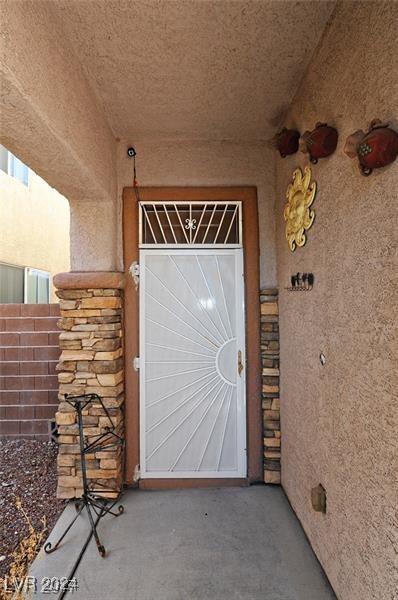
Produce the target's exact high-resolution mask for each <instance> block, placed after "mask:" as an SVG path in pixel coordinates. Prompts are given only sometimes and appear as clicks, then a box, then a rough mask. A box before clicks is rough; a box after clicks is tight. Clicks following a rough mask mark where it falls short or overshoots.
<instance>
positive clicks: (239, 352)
mask: <svg viewBox="0 0 398 600" xmlns="http://www.w3.org/2000/svg"><path fill="white" fill-rule="evenodd" d="M242 371H243V362H242V350H238V373H239V377H241V374H242Z"/></svg>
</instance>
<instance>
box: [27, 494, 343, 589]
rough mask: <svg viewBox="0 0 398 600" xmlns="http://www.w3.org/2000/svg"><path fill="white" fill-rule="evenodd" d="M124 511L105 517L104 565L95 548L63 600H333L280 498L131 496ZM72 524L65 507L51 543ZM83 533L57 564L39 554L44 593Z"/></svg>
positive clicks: (77, 530) (81, 532)
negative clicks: (74, 588)
mask: <svg viewBox="0 0 398 600" xmlns="http://www.w3.org/2000/svg"><path fill="white" fill-rule="evenodd" d="M123 504H124V506H125V513H124V514H123V515H121V516H120V517H118V518H114V517H111V516H107V517H105V518H104V519H103V520H102V522H101V525H100V528H99V532H100V536H101V541H102V542H103V544H104V545H105V547H106V549H107V556H106V558H104V559H103V558H101V557H100V556H99V554H98V552H97V549H96V546H95V542H94V541H93V540H91V542H90V544H89V546H88V548H87V550H86V553H85V555H84V557H83V559H82V561H81V563H80V565H79V567H78V569H77V572H76V574H75V576H76V578H77V580H78V586H79V589H78V591H77V592H74V593H73V594H67V597H71V598H74V599H76V600H77V599H84V600H105V599H107V600H108V599H112V600H113V599H117V600H155V599H156V600H158V599H159V598H161V599H162V600H188V599H189V600H191V599H197V600H199V599H200V600H205V599H206V600H209V599H217V600H223V599H231V598H236V599H243V598H245V599H250V600H254V599H257V598H258V599H261V600H265V599H266V600H331V599H333V598H335V595H334V593H333V591H332V589H331V587H330V585H329V583H328V582H327V580H326V578H325V575H324V573H323V571H322V568H321V566H320V565H319V563H318V561H317V559H316V557H315V555H314V553H313V551H312V549H311V547H310V545H309V543H308V541H307V539H306V537H305V535H304V532H303V530H302V528H301V526H300V523H299V521H298V520H297V518H296V517H295V515H294V513H293V511H292V509H291V507H290V506H289V503H288V501H287V500H286V497H285V495H284V493H283V491H282V489H281V488H271V487H266V486H253V487H249V488H222V489H221V488H219V489H201V490H199V489H197V490H173V491H153V492H150V491H138V490H130V491H128V492H127V493H126V494H125V496H124V498H123ZM73 514H74V507H73V505H69V506H68V507H67V508H66V510H65V511H64V513H63V515H62V516H61V517H60V519H59V521H58V523H57V525H56V526H55V528H54V530H53V532H52V533H51V535H50V538H49V539H50V540H56V539H57V536H58V535H59V533H60V532H61V531H62V530H63V528H64V527H65V525H66V524H67V522H68V521H69V519H70V518H71V517H72V516H73ZM87 523H88V522H87V520H86V519H83V518H81V519H80V520H79V523H76V524H75V525H74V528H73V529H72V530H71V531H70V532H69V534H68V537H67V538H65V540H64V542H63V544H62V546H60V547H59V549H58V550H57V551H56V552H54V554H52V555H48V556H47V555H45V554H44V553H43V551H41V552H40V554H39V556H38V557H37V559H36V561H35V562H34V564H33V567H32V569H31V573H30V574H31V575H34V576H36V577H37V580H38V583H39V587H40V581H41V578H42V577H43V576H46V577H53V576H54V577H61V576H68V575H69V573H70V570H71V568H72V566H73V563H74V561H75V560H76V557H77V556H78V554H79V551H80V549H81V547H82V545H83V543H84V540H85V533H86V532H87ZM34 597H35V598H38V597H41V595H40V593H39V592H38V593H36V594H35V595H34ZM43 597H46V598H48V594H45V595H44V594H43ZM52 597H55V596H54V594H52Z"/></svg>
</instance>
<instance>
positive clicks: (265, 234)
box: [118, 141, 276, 287]
mask: <svg viewBox="0 0 398 600" xmlns="http://www.w3.org/2000/svg"><path fill="white" fill-rule="evenodd" d="M130 145H132V144H131V143H127V142H124V141H122V142H120V143H119V149H118V183H119V213H120V209H121V194H122V191H123V188H124V187H126V186H131V185H132V184H133V162H132V159H129V158H128V157H127V148H128V146H130ZM135 148H136V150H137V178H138V183H139V185H142V186H145V185H148V186H152V185H153V186H156V185H158V186H168V185H170V186H184V185H185V186H232V185H254V186H257V195H258V209H259V229H260V244H261V248H262V250H261V256H260V269H261V285H262V286H263V287H267V286H268V287H272V286H274V285H275V282H276V269H275V219H274V210H273V203H274V162H273V151H272V150H270V149H269V148H268V146H267V145H266V144H262V143H257V144H256V143H253V144H248V143H242V144H238V143H234V142H190V143H189V142H182V143H176V142H152V143H151V142H140V143H137V144H135ZM119 220H120V222H121V218H120V214H119ZM137 226H138V225H137ZM118 230H119V231H120V233H121V231H122V228H121V226H119V228H118ZM118 248H119V257H120V260H121V251H122V247H121V240H119V243H118Z"/></svg>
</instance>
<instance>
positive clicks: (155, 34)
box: [52, 0, 335, 141]
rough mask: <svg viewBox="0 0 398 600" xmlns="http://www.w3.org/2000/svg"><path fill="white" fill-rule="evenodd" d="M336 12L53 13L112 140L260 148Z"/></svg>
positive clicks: (69, 8) (153, 8)
mask: <svg viewBox="0 0 398 600" xmlns="http://www.w3.org/2000/svg"><path fill="white" fill-rule="evenodd" d="M334 5H335V2H334V0H333V1H322V0H315V1H312V0H306V1H298V2H291V1H283V0H260V1H259V0H251V1H242V0H232V1H229V0H216V1H215V0H189V1H186V0H176V1H174V0H157V1H154V0H140V1H131V0H130V1H127V0H117V1H109V0H91V1H84V2H83V1H81V0H61V1H60V2H57V3H52V7H53V10H54V11H55V12H56V13H57V14H58V16H59V17H60V19H61V20H62V24H63V27H64V28H65V31H66V33H67V35H68V37H69V40H70V43H71V45H72V46H73V48H74V51H75V52H76V54H77V56H78V58H79V60H80V61H81V63H82V66H83V69H84V71H85V73H86V75H87V77H88V78H89V81H90V84H91V86H92V87H93V90H94V92H95V93H96V95H97V96H98V99H99V102H100V103H101V104H102V107H103V110H104V112H105V114H106V117H107V119H108V122H109V124H110V127H111V129H112V131H113V133H114V135H115V136H116V137H119V138H123V139H130V140H132V141H133V140H142V139H152V140H156V139H175V140H183V139H185V140H186V139H190V140H195V139H201V140H203V139H205V140H208V139H211V140H221V139H234V140H262V139H267V138H269V137H270V135H272V134H273V133H274V131H275V127H276V126H277V125H278V124H279V122H280V119H281V116H282V115H283V113H284V111H285V110H286V108H287V106H288V105H289V104H290V101H291V100H292V97H293V96H294V93H295V92H296V90H297V87H298V85H299V83H300V81H301V79H302V77H303V74H304V72H305V70H306V67H307V65H308V63H309V60H310V58H311V56H312V54H313V52H314V50H315V48H316V45H317V43H318V41H319V39H320V37H321V35H322V32H323V30H324V27H325V25H326V23H327V21H328V19H329V17H330V15H331V12H332V10H333V8H334Z"/></svg>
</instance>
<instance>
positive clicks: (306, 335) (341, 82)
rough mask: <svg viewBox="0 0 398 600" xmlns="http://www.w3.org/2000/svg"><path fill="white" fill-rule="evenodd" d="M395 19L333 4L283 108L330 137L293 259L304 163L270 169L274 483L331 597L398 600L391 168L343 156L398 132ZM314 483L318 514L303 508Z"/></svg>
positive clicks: (295, 121) (396, 184)
mask: <svg viewBox="0 0 398 600" xmlns="http://www.w3.org/2000/svg"><path fill="white" fill-rule="evenodd" d="M397 9H398V5H397V4H396V3H382V2H365V3H362V2H357V3H352V2H344V3H342V4H340V5H339V6H338V8H337V12H336V13H335V19H334V21H333V22H332V24H331V26H330V27H329V29H328V30H327V32H326V35H325V36H324V39H323V42H322V44H321V46H320V48H319V50H318V53H317V55H316V56H315V58H314V60H313V61H312V64H311V65H310V68H309V71H308V73H307V75H306V77H305V79H304V81H303V83H302V85H301V88H300V90H299V93H298V94H297V96H296V99H295V101H294V102H293V105H292V107H291V110H290V111H289V114H288V118H287V119H286V125H287V126H296V127H298V129H299V130H300V131H301V132H303V131H304V130H305V129H312V128H313V127H314V126H315V123H316V122H317V121H326V122H328V123H330V124H331V125H334V126H336V127H337V129H338V131H339V144H338V148H337V151H336V153H335V154H334V155H333V156H332V157H330V158H328V159H323V160H320V161H319V164H317V165H314V166H313V167H312V169H313V175H314V179H315V180H316V182H317V184H318V194H317V197H316V199H315V202H314V205H313V207H314V209H315V212H316V219H315V222H314V225H313V227H312V229H311V230H310V231H309V233H308V241H307V244H306V246H305V247H304V248H299V249H297V250H296V251H295V252H294V253H291V252H290V250H289V249H288V245H287V242H286V240H285V236H284V221H283V207H284V201H285V192H286V187H287V185H288V184H289V182H290V181H291V175H292V172H293V170H294V168H295V167H297V166H301V167H303V166H304V165H305V164H307V162H308V161H307V159H306V157H304V155H302V154H300V153H299V154H296V155H294V156H292V157H289V158H286V159H280V158H279V157H278V158H277V160H276V174H277V194H276V222H277V256H278V283H279V290H280V296H279V301H280V327H281V418H282V423H281V427H282V484H283V486H284V488H285V490H286V492H287V494H288V497H289V499H290V502H291V503H292V506H293V508H294V510H295V511H296V513H297V515H298V517H299V519H300V521H301V522H302V524H303V527H304V529H305V531H306V533H307V535H308V537H309V539H310V542H311V544H312V546H313V548H314V550H315V552H316V554H317V556H318V558H319V559H320V561H321V563H322V565H323V566H324V568H325V571H326V573H327V575H328V577H329V579H330V581H331V584H332V585H333V587H334V589H335V591H336V593H337V596H338V598H339V600H393V599H396V598H397V597H398V596H397V593H398V560H397V557H398V513H397V505H398V504H397V503H398V405H397V396H396V391H397V383H398V379H397V377H398V369H397V365H398V361H397V350H398V339H397V329H396V320H395V321H394V319H396V316H397V314H398V306H397V297H398V296H397V287H396V274H397V225H398V203H397V190H398V161H397V162H395V163H394V164H393V165H392V166H390V167H387V168H386V169H383V170H380V171H379V172H374V173H373V174H372V175H371V176H370V177H368V178H365V177H363V176H362V175H360V174H359V170H358V167H357V163H356V162H354V161H351V160H350V159H349V158H348V157H347V156H346V155H345V154H343V147H344V142H345V139H346V137H347V136H348V135H349V134H351V133H352V132H353V131H355V130H356V129H359V128H363V129H366V127H367V125H368V124H369V122H370V121H371V120H372V119H374V118H380V119H386V120H390V121H391V122H392V123H393V124H394V125H395V129H396V130H397V125H398V122H397V119H398V75H397V64H396V57H397V55H398V37H397V35H396V27H395V26H394V23H395V25H396V23H397V19H398V12H397ZM297 271H301V272H308V271H309V272H311V271H312V272H313V273H314V275H315V285H314V289H313V291H311V292H307V293H291V292H290V293H289V292H288V291H286V290H285V289H284V287H285V286H287V285H289V282H290V275H291V274H293V273H296V272H297ZM394 278H395V285H394ZM320 352H323V353H324V354H325V356H326V365H325V366H323V367H322V366H321V364H320V361H319V354H320ZM394 396H395V397H394ZM318 483H322V485H323V486H324V487H325V488H326V491H327V514H326V515H322V514H320V513H316V512H314V511H313V509H312V508H311V502H310V490H311V487H313V486H315V485H317V484H318Z"/></svg>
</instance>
